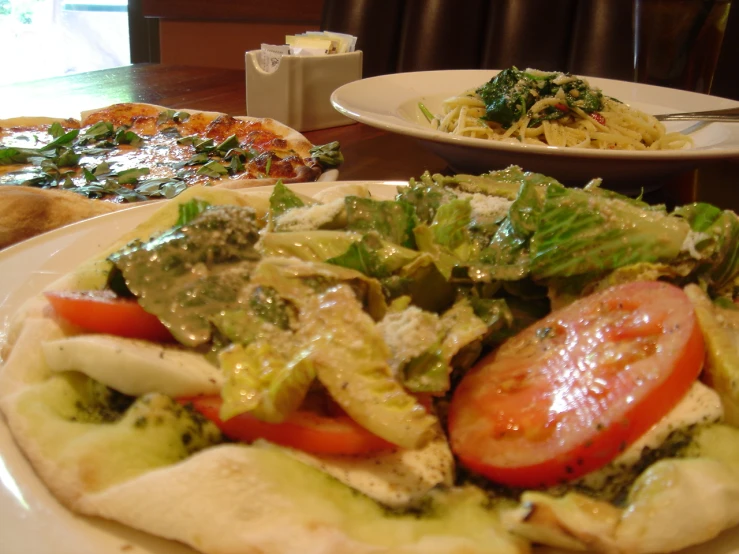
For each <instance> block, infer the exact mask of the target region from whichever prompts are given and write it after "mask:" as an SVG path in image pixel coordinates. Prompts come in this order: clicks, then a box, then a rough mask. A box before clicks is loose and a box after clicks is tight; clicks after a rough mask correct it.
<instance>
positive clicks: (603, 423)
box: [449, 282, 704, 488]
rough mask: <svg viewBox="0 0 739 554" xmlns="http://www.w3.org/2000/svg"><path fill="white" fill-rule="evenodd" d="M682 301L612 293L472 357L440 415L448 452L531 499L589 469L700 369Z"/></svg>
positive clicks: (625, 289)
mask: <svg viewBox="0 0 739 554" xmlns="http://www.w3.org/2000/svg"><path fill="white" fill-rule="evenodd" d="M703 355H704V350H703V336H702V334H701V332H700V330H699V328H698V324H697V321H696V317H695V313H694V312H693V308H692V305H691V303H690V300H689V299H688V297H687V296H686V295H685V293H684V292H683V291H682V290H681V289H679V288H677V287H675V286H673V285H669V284H666V283H661V282H638V283H629V284H625V285H619V286H616V287H613V288H610V289H608V290H606V291H604V292H601V293H597V294H594V295H592V296H590V297H587V298H584V299H581V300H579V301H577V302H575V303H573V304H571V305H570V306H567V307H565V308H563V309H562V310H559V311H557V312H553V313H552V314H550V315H549V316H547V317H546V318H545V319H543V320H541V321H540V322H538V323H537V324H535V325H533V326H531V327H529V328H528V329H526V330H524V331H523V332H521V333H520V334H519V335H517V336H516V337H513V338H512V339H510V340H509V341H508V342H506V343H505V344H504V345H503V346H502V347H501V348H500V349H499V350H498V351H497V352H494V353H492V354H490V355H488V356H487V357H485V358H483V359H482V360H481V361H480V362H478V364H477V365H476V366H475V367H473V368H472V370H470V372H469V373H468V374H467V375H466V376H465V377H464V379H463V380H462V382H461V383H460V385H459V387H458V388H457V390H456V391H455V393H454V396H453V398H452V402H451V405H450V409H449V434H450V441H451V446H452V450H453V451H454V452H455V453H456V454H457V456H458V457H459V458H460V460H461V461H462V463H463V464H464V465H466V466H467V467H469V468H470V469H472V470H473V471H476V472H478V473H480V474H482V475H484V476H486V477H488V478H489V479H491V480H493V481H497V482H500V483H503V484H506V485H509V486H516V487H527V488H536V487H541V486H550V485H554V484H557V483H560V482H563V481H568V480H571V479H574V478H576V477H579V476H581V475H584V474H585V473H588V472H590V471H593V470H595V469H598V468H600V467H602V466H604V465H605V464H607V463H608V462H609V461H611V460H612V459H613V458H615V457H616V456H617V455H618V454H619V453H620V452H622V451H623V450H624V449H625V448H626V447H627V446H628V445H629V444H631V443H632V442H634V441H635V440H636V439H637V438H639V437H640V436H641V435H642V434H644V432H646V431H647V430H648V429H649V428H650V427H651V426H652V425H653V424H655V423H657V422H658V421H659V420H660V419H661V418H662V417H663V416H664V415H665V414H666V413H667V412H669V411H670V410H671V409H672V408H673V407H674V406H675V404H677V403H678V401H679V400H680V399H681V398H682V397H683V396H684V395H685V394H686V392H687V391H688V389H689V388H690V387H691V385H692V384H693V382H694V381H695V379H696V378H697V377H698V374H699V372H700V370H701V366H702V362H703Z"/></svg>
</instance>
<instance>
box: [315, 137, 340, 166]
mask: <svg viewBox="0 0 739 554" xmlns="http://www.w3.org/2000/svg"><path fill="white" fill-rule="evenodd" d="M310 155H311V158H314V159H315V160H316V161H317V162H318V164H319V165H320V166H321V167H323V168H331V167H339V166H340V165H341V164H343V163H344V155H343V154H342V153H341V150H340V145H339V142H338V141H334V142H329V143H328V144H323V145H320V146H314V147H313V148H311V149H310Z"/></svg>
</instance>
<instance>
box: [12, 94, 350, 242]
mask: <svg viewBox="0 0 739 554" xmlns="http://www.w3.org/2000/svg"><path fill="white" fill-rule="evenodd" d="M341 161H342V158H341V153H340V151H339V149H338V144H337V143H332V144H330V145H319V146H316V145H313V144H311V143H310V142H309V141H308V140H307V139H306V138H305V137H304V136H303V135H302V134H300V133H299V132H297V131H295V130H294V129H291V128H290V127H287V126H286V125H283V124H282V123H279V122H278V121H275V120H273V119H267V118H253V117H245V116H238V117H231V116H230V115H227V114H223V113H218V112H203V111H199V110H184V109H183V110H172V109H168V108H165V107H162V106H156V105H152V104H140V103H139V104H137V103H127V104H115V105H113V106H109V107H106V108H100V109H96V110H90V111H86V112H83V113H82V114H81V115H80V118H79V119H71V118H70V119H61V118H48V117H16V118H13V119H6V120H0V206H1V208H0V213H2V214H3V215H2V216H0V248H2V247H4V246H7V245H9V244H12V243H13V242H17V241H19V240H22V239H24V238H28V237H30V236H33V235H34V234H37V233H40V232H44V231H48V230H50V229H53V228H55V227H59V226H61V225H64V224H67V223H72V222H74V221H78V220H80V219H84V218H87V217H91V216H94V215H99V214H101V213H108V212H110V211H114V210H117V209H121V208H122V207H125V206H127V205H129V204H131V203H134V202H141V201H151V200H158V199H163V198H172V197H174V196H176V195H177V194H179V193H181V192H182V191H183V190H185V189H186V188H187V187H189V186H193V185H195V184H203V185H208V186H217V187H224V188H248V187H253V186H262V185H269V184H273V183H275V182H276V181H277V180H278V179H279V180H282V181H283V182H286V183H290V182H310V181H333V180H336V178H337V175H338V171H337V169H336V167H338V166H339V165H340V164H341Z"/></svg>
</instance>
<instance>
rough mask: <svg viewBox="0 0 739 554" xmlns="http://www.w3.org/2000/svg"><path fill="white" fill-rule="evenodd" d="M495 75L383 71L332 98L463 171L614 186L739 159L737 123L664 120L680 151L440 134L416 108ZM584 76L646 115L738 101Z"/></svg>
mask: <svg viewBox="0 0 739 554" xmlns="http://www.w3.org/2000/svg"><path fill="white" fill-rule="evenodd" d="M527 71H528V70H527ZM499 73H500V71H499V70H444V71H421V72H411V73H398V74H393V75H381V76H378V77H372V78H369V79H362V80H360V81H355V82H353V83H349V84H347V85H344V86H342V87H340V88H339V89H337V90H336V91H334V93H333V94H332V97H331V101H332V103H333V105H334V107H335V108H336V109H337V110H339V111H340V112H341V113H343V114H344V115H346V116H348V117H350V118H352V119H354V120H356V121H360V122H362V123H365V124H367V125H371V126H373V127H377V128H380V129H385V130H387V131H391V132H393V133H399V134H402V135H407V136H410V137H413V138H416V139H418V140H420V141H421V143H422V144H423V145H424V146H426V147H427V148H428V149H429V150H431V151H433V152H435V153H436V154H438V155H439V156H441V157H442V158H444V159H445V160H447V161H448V162H449V164H450V166H451V167H452V169H454V170H455V171H457V172H460V173H473V174H479V173H483V172H486V171H490V170H495V169H501V168H503V167H506V166H508V165H509V164H516V165H519V166H521V167H522V168H524V169H526V170H529V171H537V172H540V173H544V174H546V175H556V176H557V178H559V179H560V180H562V181H563V182H573V181H574V182H576V183H580V184H583V183H585V182H586V181H587V180H589V179H591V178H593V177H601V178H603V179H606V180H607V181H608V182H609V183H611V184H613V183H614V182H615V183H622V182H624V181H631V182H632V184H636V185H639V184H640V183H644V182H648V181H650V180H654V179H656V178H661V177H664V176H666V175H670V174H674V173H678V172H681V171H687V170H690V169H694V168H696V167H699V166H700V165H702V164H705V163H710V161H711V160H717V159H725V158H736V157H737V156H739V126H737V125H735V124H732V123H711V124H708V125H706V124H697V125H696V123H695V122H667V123H666V124H665V126H666V130H667V131H668V132H683V131H684V132H687V133H688V134H689V136H690V137H691V138H692V140H693V145H692V146H691V147H688V148H682V149H680V150H649V149H647V150H621V149H617V148H616V149H611V148H608V149H597V148H580V147H577V148H575V147H569V146H568V147H561V146H545V145H538V144H527V143H523V142H521V141H519V140H516V137H515V136H514V137H509V138H508V139H506V140H488V139H485V138H477V137H475V136H466V135H464V134H453V133H450V132H442V131H440V130H438V129H437V128H434V126H432V124H431V123H430V122H429V120H428V119H427V117H426V116H425V115H424V113H423V112H422V110H421V109H420V108H419V104H423V105H424V106H425V107H426V108H427V109H428V111H429V112H430V113H431V114H432V115H435V116H437V115H439V114H442V113H443V108H442V103H443V102H444V101H445V100H447V99H449V98H453V97H458V96H460V95H464V94H465V91H469V90H471V89H477V88H478V87H482V86H483V85H485V84H486V83H488V82H489V81H490V80H491V79H492V78H493V77H495V76H496V75H498V74H499ZM584 79H585V80H586V81H587V83H589V84H590V85H591V87H596V88H600V90H601V91H602V93H603V95H606V96H610V97H614V98H616V99H618V100H619V101H620V102H622V103H624V104H626V105H628V106H631V107H633V108H634V109H636V110H640V111H642V112H645V113H647V114H663V113H675V112H694V111H704V110H716V109H721V108H732V107H737V106H739V102H736V101H734V100H729V99H726V98H719V97H716V96H709V95H704V94H697V93H692V92H686V91H680V90H674V89H668V88H663V87H656V86H651V85H644V84H639V83H630V82H624V81H617V80H612V79H602V78H596V77H584ZM571 100H572V99H571ZM564 103H565V101H564V100H562V101H561V102H559V103H558V104H557V105H558V106H559V108H561V109H562V110H566V106H564V105H563V104H564ZM559 108H557V109H559ZM551 109H552V110H554V109H555V108H551ZM551 116H552V114H547V115H545V116H544V117H551Z"/></svg>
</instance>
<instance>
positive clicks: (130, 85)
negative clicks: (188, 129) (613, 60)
mask: <svg viewBox="0 0 739 554" xmlns="http://www.w3.org/2000/svg"><path fill="white" fill-rule="evenodd" d="M115 102H150V103H153V104H159V105H162V106H167V107H170V108H191V109H198V110H211V111H219V112H225V113H229V114H232V115H243V114H244V113H245V112H246V81H245V76H244V72H243V71H238V70H230V69H218V68H195V67H183V66H167V65H157V64H142V65H134V66H127V67H120V68H115V69H109V70H102V71H94V72H90V73H83V74H78V75H69V76H65V77H57V78H53V79H45V80H42V81H35V82H30V83H21V84H16V85H8V86H3V87H0V118H7V117H14V116H21V115H48V116H57V117H78V116H79V113H80V112H81V111H83V110H86V109H91V108H98V107H103V106H106V105H108V104H112V103H115ZM304 134H305V136H306V137H307V138H308V139H309V140H311V142H313V143H314V144H323V143H327V142H331V141H334V140H338V141H339V142H340V143H341V149H342V152H343V154H344V158H345V163H344V165H343V166H342V167H341V169H340V178H341V179H342V180H350V181H353V180H407V179H409V178H410V177H417V176H419V175H421V173H423V172H424V171H426V170H428V171H431V172H432V173H435V172H439V173H450V172H451V170H450V169H449V167H448V166H447V164H446V162H445V161H444V160H443V159H441V158H440V157H438V156H436V155H435V154H432V153H431V152H429V151H427V150H426V149H425V148H423V147H422V146H421V145H420V144H419V143H418V142H417V141H416V140H415V139H412V138H408V137H404V136H400V135H395V134H392V133H387V132H385V131H381V130H378V129H374V128H372V127H368V126H366V125H363V124H360V123H355V124H352V125H347V126H344V127H335V128H331V129H323V130H320V131H309V132H306V133H304ZM737 175H739V159H734V160H728V161H720V162H715V163H713V164H711V165H710V166H708V167H705V168H702V169H701V170H700V171H698V172H690V173H687V174H684V175H681V176H678V177H677V178H674V179H671V180H670V181H669V182H668V183H667V184H666V185H665V186H664V187H662V189H660V190H659V191H657V192H656V193H652V194H650V198H649V199H650V200H654V201H663V200H665V201H667V202H668V203H683V202H687V201H689V200H690V199H691V198H694V199H696V200H700V201H706V202H710V203H713V204H716V205H718V206H721V207H724V208H729V209H733V210H735V211H739V190H738V189H737V188H736V187H738V186H739V183H738V179H737ZM554 177H556V175H555V176H554Z"/></svg>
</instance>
